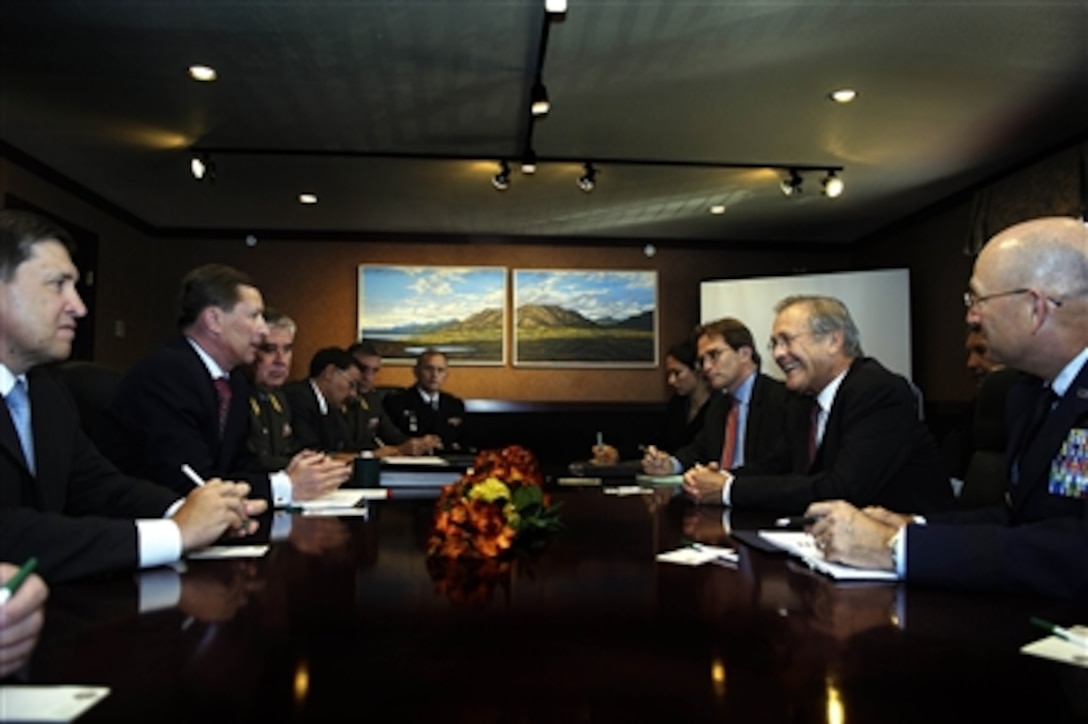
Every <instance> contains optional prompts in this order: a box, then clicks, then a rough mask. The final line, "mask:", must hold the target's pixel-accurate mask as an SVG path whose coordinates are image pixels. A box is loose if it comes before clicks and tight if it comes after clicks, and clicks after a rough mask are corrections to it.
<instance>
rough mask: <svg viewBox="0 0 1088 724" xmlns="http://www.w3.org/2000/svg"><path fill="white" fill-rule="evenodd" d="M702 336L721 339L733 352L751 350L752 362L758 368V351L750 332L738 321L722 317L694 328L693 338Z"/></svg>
mask: <svg viewBox="0 0 1088 724" xmlns="http://www.w3.org/2000/svg"><path fill="white" fill-rule="evenodd" d="M703 335H706V336H708V337H721V338H722V339H724V340H725V343H726V344H727V345H729V347H730V348H731V349H733V350H734V351H739V350H740V348H741V347H747V348H748V349H750V350H752V362H754V363H755V365H756V367H759V362H760V360H759V350H757V349H756V343H755V340H753V339H752V332H751V331H750V330H749V329H748V327H746V326H744V322H742V321H740V320H739V319H734V318H733V317H722V318H721V319H716V320H714V321H713V322H707V323H706V324H700V325H699V326H698V327H696V328H695V337H696V339H698V338H699V337H702V336H703Z"/></svg>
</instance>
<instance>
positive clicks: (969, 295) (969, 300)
mask: <svg viewBox="0 0 1088 724" xmlns="http://www.w3.org/2000/svg"><path fill="white" fill-rule="evenodd" d="M1017 294H1038V295H1039V296H1040V297H1042V298H1043V299H1045V300H1047V301H1048V302H1050V303H1051V304H1053V305H1054V306H1055V307H1060V306H1062V302H1061V300H1060V299H1055V298H1054V297H1049V296H1046V295H1044V294H1039V293H1038V292H1036V291H1035V290H1034V289H1028V288H1027V287H1021V288H1019V289H1010V290H1009V291H1007V292H995V293H993V294H982V295H979V294H975V293H974V292H973V291H971V290H970V289H968V290H967V291H966V292H964V293H963V306H965V307H967V308H968V309H973V308H975V307H976V306H978V305H979V304H982V303H983V302H988V301H990V300H991V299H998V298H999V297H1012V296H1016V295H1017Z"/></svg>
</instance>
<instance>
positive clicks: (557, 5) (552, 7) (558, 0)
mask: <svg viewBox="0 0 1088 724" xmlns="http://www.w3.org/2000/svg"><path fill="white" fill-rule="evenodd" d="M544 12H546V13H556V14H558V13H565V12H567V0H544Z"/></svg>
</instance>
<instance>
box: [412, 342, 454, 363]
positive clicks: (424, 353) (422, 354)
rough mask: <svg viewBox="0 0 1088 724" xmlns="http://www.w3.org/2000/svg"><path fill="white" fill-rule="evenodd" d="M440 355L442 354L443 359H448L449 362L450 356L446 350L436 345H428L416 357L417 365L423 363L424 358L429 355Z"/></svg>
mask: <svg viewBox="0 0 1088 724" xmlns="http://www.w3.org/2000/svg"><path fill="white" fill-rule="evenodd" d="M439 356H441V357H442V359H444V360H446V364H449V361H450V358H449V357H448V356H447V355H446V353H445V352H443V351H442V350H438V349H435V348H434V347H428V348H427V349H425V350H423V351H422V352H420V353H419V356H418V357H416V367H420V366H421V365H422V364H423V360H425V359H428V358H429V357H439Z"/></svg>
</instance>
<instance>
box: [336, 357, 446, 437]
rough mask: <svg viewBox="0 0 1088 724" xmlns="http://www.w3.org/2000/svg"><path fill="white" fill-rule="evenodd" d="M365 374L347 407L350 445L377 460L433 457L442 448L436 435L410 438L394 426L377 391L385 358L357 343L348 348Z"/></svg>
mask: <svg viewBox="0 0 1088 724" xmlns="http://www.w3.org/2000/svg"><path fill="white" fill-rule="evenodd" d="M348 353H349V354H351V355H352V356H353V357H355V360H356V361H357V362H358V363H359V368H360V369H361V370H362V371H363V381H362V383H361V384H360V385H359V394H358V395H356V398H355V401H354V402H352V403H348V405H347V418H348V427H349V428H350V429H351V445H352V449H355V450H372V451H373V452H374V456H375V457H378V458H383V457H388V456H390V455H430V454H431V453H433V452H434V451H435V450H437V449H438V448H439V447H441V446H442V440H441V439H440V438H439V437H438V436H437V435H422V436H417V437H408V436H407V435H405V434H404V433H403V432H401V431H400V429H399V428H398V427H397V426H396V425H395V424H393V421H392V420H391V419H390V417H389V414H388V413H387V412H386V411H385V406H384V405H383V404H382V396H381V393H380V392H379V391H378V389H377V385H376V382H377V378H378V372H380V371H381V369H382V357H381V355H380V354H379V353H378V350H377V348H376V347H375V346H374V345H372V344H371V343H369V342H356V343H355V344H353V345H351V346H350V347H348Z"/></svg>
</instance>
